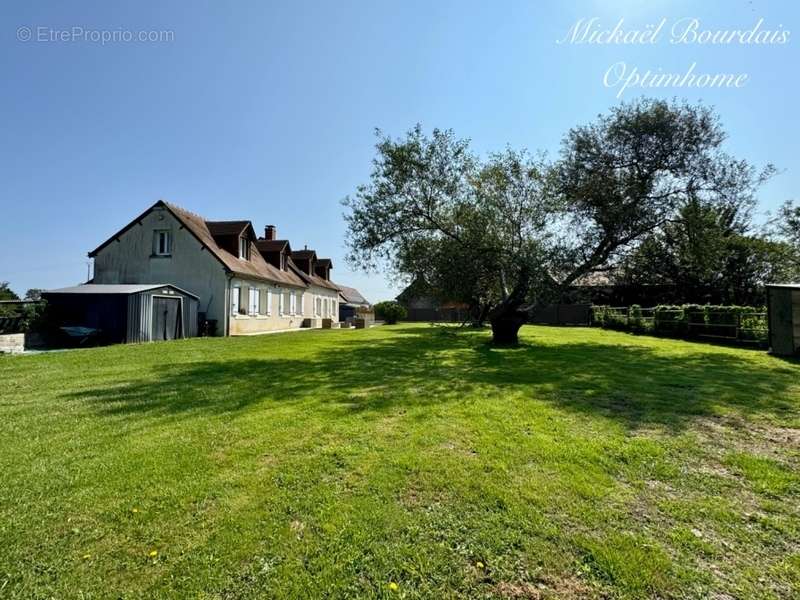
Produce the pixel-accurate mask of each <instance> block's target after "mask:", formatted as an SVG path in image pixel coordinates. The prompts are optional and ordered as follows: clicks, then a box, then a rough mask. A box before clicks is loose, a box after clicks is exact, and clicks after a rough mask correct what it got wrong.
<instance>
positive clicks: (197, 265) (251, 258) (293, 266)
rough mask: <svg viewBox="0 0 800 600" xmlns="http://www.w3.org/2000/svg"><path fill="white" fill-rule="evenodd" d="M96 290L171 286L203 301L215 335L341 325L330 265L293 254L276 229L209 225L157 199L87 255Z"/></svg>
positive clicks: (308, 254) (307, 254) (310, 254)
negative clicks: (104, 286)
mask: <svg viewBox="0 0 800 600" xmlns="http://www.w3.org/2000/svg"><path fill="white" fill-rule="evenodd" d="M89 256H90V257H92V258H94V278H93V280H92V283H95V284H145V283H163V282H167V283H171V284H173V285H175V286H178V287H180V288H182V289H185V290H187V291H189V292H191V293H192V294H195V295H196V296H197V297H198V298H199V308H198V310H199V312H200V314H201V315H203V316H204V318H205V319H207V320H211V321H215V322H216V329H215V331H216V334H217V335H241V334H252V333H261V332H267V331H277V330H285V329H293V328H299V327H321V326H322V321H323V319H331V321H332V322H334V323H335V322H337V321H338V314H339V308H338V303H339V288H338V287H337V286H336V285H335V284H334V283H332V282H331V281H330V271H331V268H332V266H333V265H332V263H331V261H330V259H326V258H317V255H316V252H314V251H313V250H308V249H304V250H300V251H295V252H293V251H292V249H291V246H290V244H289V242H288V241H286V240H277V239H276V230H275V227H274V226H272V225H269V226H267V227H266V228H265V232H264V237H262V238H259V237H257V236H256V234H255V231H254V229H253V225H252V223H251V222H250V221H207V220H205V219H204V218H203V217H201V216H199V215H196V214H194V213H192V212H189V211H187V210H185V209H183V208H180V207H179V206H175V205H174V204H170V203H167V202H164V201H163V200H159V201H158V202H156V203H155V204H154V205H153V206H151V207H150V208H148V209H147V210H146V211H144V212H143V213H142V214H141V215H139V216H138V217H136V218H135V219H134V220H133V221H131V222H130V223H129V224H128V225H126V226H125V227H123V228H122V229H121V230H120V231H118V232H117V233H115V234H114V235H113V236H111V237H110V238H109V239H108V240H106V241H105V242H103V243H102V244H101V245H100V246H98V247H97V248H96V249H95V250H93V251H92V252H90V253H89Z"/></svg>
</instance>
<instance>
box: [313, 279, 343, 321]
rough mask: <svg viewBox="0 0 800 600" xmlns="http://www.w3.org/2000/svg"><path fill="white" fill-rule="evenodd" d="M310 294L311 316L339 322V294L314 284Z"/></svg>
mask: <svg viewBox="0 0 800 600" xmlns="http://www.w3.org/2000/svg"><path fill="white" fill-rule="evenodd" d="M308 292H309V302H310V306H309V311H310V315H311V316H314V317H315V318H317V319H333V321H338V320H339V292H337V291H336V290H331V289H328V288H324V287H321V286H317V285H313V284H312V285H311V286H309V288H308Z"/></svg>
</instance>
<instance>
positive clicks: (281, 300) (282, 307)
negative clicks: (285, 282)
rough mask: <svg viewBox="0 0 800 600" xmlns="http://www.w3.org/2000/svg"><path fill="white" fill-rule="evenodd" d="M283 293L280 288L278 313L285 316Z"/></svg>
mask: <svg viewBox="0 0 800 600" xmlns="http://www.w3.org/2000/svg"><path fill="white" fill-rule="evenodd" d="M283 309H284V306H283V294H282V293H281V291H280V290H278V314H279V315H280V316H281V317H282V316H283Z"/></svg>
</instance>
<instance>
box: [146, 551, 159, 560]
mask: <svg viewBox="0 0 800 600" xmlns="http://www.w3.org/2000/svg"><path fill="white" fill-rule="evenodd" d="M148 556H149V557H150V558H155V557H156V556H158V550H150V554H149V555H148Z"/></svg>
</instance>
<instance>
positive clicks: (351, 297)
mask: <svg viewBox="0 0 800 600" xmlns="http://www.w3.org/2000/svg"><path fill="white" fill-rule="evenodd" d="M339 293H340V294H341V295H342V298H344V301H345V302H347V303H348V304H369V302H368V301H367V299H366V298H364V296H362V295H361V292H359V291H358V290H357V289H356V288H351V287H347V286H346V285H340V286H339Z"/></svg>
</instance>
